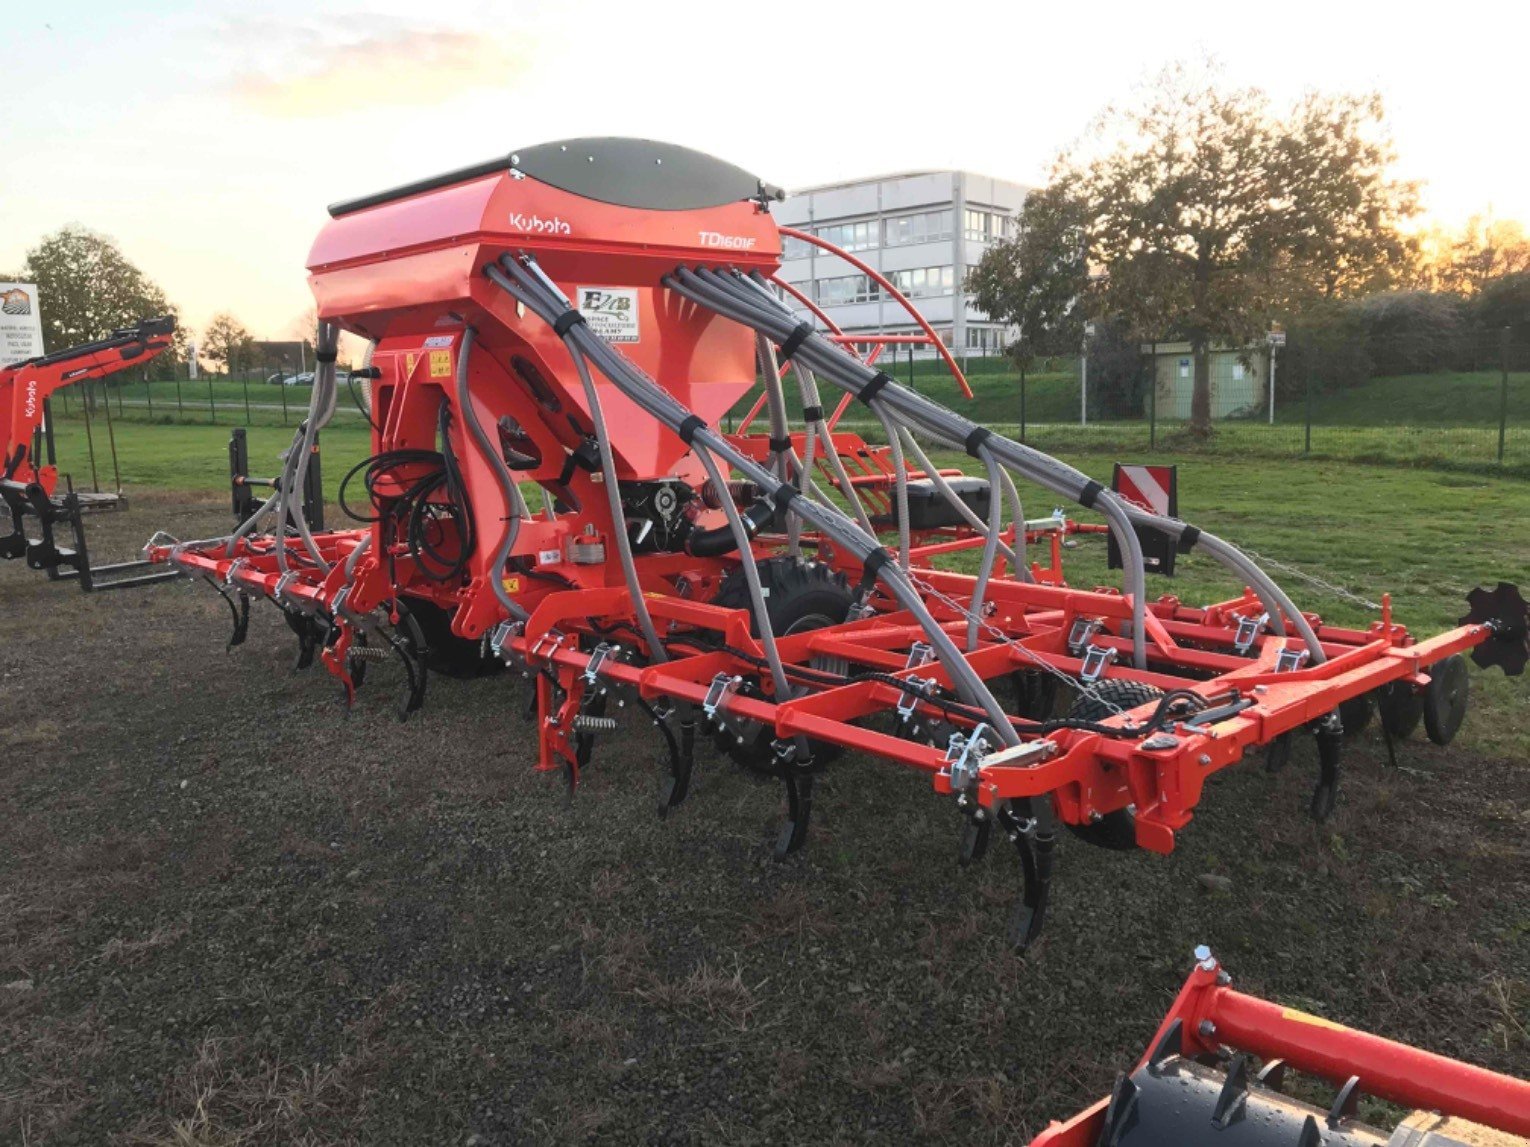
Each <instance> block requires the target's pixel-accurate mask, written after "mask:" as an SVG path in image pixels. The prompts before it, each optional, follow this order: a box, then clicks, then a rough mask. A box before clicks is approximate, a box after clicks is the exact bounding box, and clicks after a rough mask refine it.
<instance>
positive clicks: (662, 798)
mask: <svg viewBox="0 0 1530 1147" xmlns="http://www.w3.org/2000/svg"><path fill="white" fill-rule="evenodd" d="M687 714H688V715H687V716H686V717H685V718H684V719H682V720H681V722H680V739H679V741H678V742H677V741H676V740H675V735H674V733H673V732H671V731H670V728H669V717H668V715H667V714H666V715H663V716H660V715H658V714H657V713H655V714H654V722H653V723H654V724H655V725H657V726H658V727H659V731H660V732H661V733H663V735H664V738H665V740H666V741H667V742H668V744H669V776H667V777H666V778H665V779H664V782H663V783H662V784H661V785H660V786H659V818H660V819H661V820H662V819H663V818H664V817H666V816H668V815H669V810H670V809H672V808H679V807H680V804H681V802H683V801H684V800H685V798H686V796H687V794H689V793H690V791H691V772H692V770H693V769H694V768H695V765H696V718H695V716H694V711H693V710H692V709H691V708H690V707H689V706H687Z"/></svg>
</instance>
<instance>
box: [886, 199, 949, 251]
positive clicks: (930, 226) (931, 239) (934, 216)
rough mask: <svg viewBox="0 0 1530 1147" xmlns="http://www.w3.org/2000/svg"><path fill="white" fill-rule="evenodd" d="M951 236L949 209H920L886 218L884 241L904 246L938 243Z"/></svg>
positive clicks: (890, 244)
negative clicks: (916, 212) (919, 210)
mask: <svg viewBox="0 0 1530 1147" xmlns="http://www.w3.org/2000/svg"><path fill="white" fill-rule="evenodd" d="M949 238H951V211H950V209H949V208H948V209H946V210H945V211H921V212H919V213H918V214H916V215H895V216H893V217H892V218H890V219H888V220H887V238H886V243H887V246H889V247H906V246H908V245H909V244H910V243H938V242H941V241H943V240H946V239H949Z"/></svg>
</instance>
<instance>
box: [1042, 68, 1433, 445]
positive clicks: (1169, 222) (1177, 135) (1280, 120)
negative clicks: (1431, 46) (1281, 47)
mask: <svg viewBox="0 0 1530 1147" xmlns="http://www.w3.org/2000/svg"><path fill="white" fill-rule="evenodd" d="M1381 115H1382V110H1381V105H1380V102H1379V100H1378V99H1377V98H1376V97H1363V98H1361V97H1353V96H1317V95H1314V96H1308V97H1307V98H1306V99H1304V100H1303V101H1302V102H1301V103H1300V104H1299V105H1297V107H1296V108H1295V109H1293V110H1292V111H1291V112H1290V113H1289V114H1287V115H1286V116H1284V117H1281V116H1278V115H1277V114H1275V112H1274V110H1273V109H1272V108H1271V106H1270V104H1269V100H1268V99H1267V97H1266V96H1265V95H1264V94H1263V93H1262V92H1260V91H1258V90H1256V89H1244V90H1224V89H1221V88H1219V87H1217V86H1215V85H1213V84H1212V83H1210V82H1209V81H1206V80H1203V79H1195V78H1192V77H1191V76H1190V74H1189V73H1188V71H1187V70H1186V69H1184V68H1182V67H1178V68H1171V69H1170V70H1168V71H1167V72H1165V73H1164V74H1163V75H1162V76H1160V77H1159V79H1158V81H1157V83H1156V85H1155V86H1154V87H1153V88H1152V89H1151V91H1150V93H1149V98H1148V100H1147V101H1146V103H1145V104H1144V105H1143V106H1142V107H1140V108H1138V109H1136V110H1113V111H1107V112H1106V114H1105V115H1104V116H1103V117H1102V118H1101V120H1100V122H1099V125H1098V127H1097V131H1096V136H1097V139H1098V141H1099V143H1100V144H1101V145H1102V146H1100V147H1098V148H1097V149H1096V150H1095V151H1094V152H1093V153H1092V154H1090V153H1086V152H1083V151H1081V150H1076V151H1075V153H1073V154H1071V155H1064V156H1063V157H1062V159H1061V160H1060V161H1059V165H1058V172H1059V176H1060V178H1061V180H1062V181H1063V182H1064V184H1065V185H1066V186H1068V187H1071V188H1073V189H1075V190H1074V191H1073V192H1072V194H1076V195H1077V196H1078V198H1079V201H1080V208H1081V210H1083V211H1084V212H1085V215H1086V222H1085V234H1086V239H1087V253H1088V259H1089V262H1090V265H1091V266H1092V267H1094V268H1097V269H1098V270H1099V271H1100V272H1101V274H1099V275H1098V276H1097V277H1096V278H1094V279H1093V280H1092V281H1093V282H1094V284H1095V287H1094V290H1093V291H1092V292H1091V294H1092V298H1091V300H1090V303H1089V308H1090V310H1091V313H1093V314H1097V315H1101V316H1105V315H1115V316H1120V318H1121V319H1122V320H1123V321H1124V322H1125V323H1126V325H1127V326H1128V327H1129V328H1131V329H1134V330H1136V331H1138V332H1140V333H1142V334H1144V335H1150V336H1152V337H1162V336H1165V335H1170V334H1172V335H1176V336H1178V337H1181V338H1184V339H1186V340H1187V341H1188V342H1189V343H1190V346H1191V353H1192V356H1193V359H1194V364H1195V371H1194V374H1195V390H1194V395H1193V398H1192V405H1191V427H1192V429H1193V430H1195V431H1197V432H1199V433H1202V434H1209V433H1210V431H1211V355H1210V352H1211V349H1212V347H1213V346H1214V345H1216V344H1218V343H1223V344H1231V345H1234V346H1243V345H1247V344H1249V343H1251V342H1253V341H1255V340H1256V339H1259V338H1261V337H1262V336H1263V334H1264V332H1265V331H1266V330H1268V327H1269V323H1270V321H1271V320H1272V319H1274V318H1275V317H1277V316H1278V315H1282V314H1285V313H1287V312H1289V311H1291V310H1293V309H1294V308H1296V307H1298V306H1300V305H1301V304H1303V303H1304V302H1307V301H1311V300H1313V299H1321V298H1335V297H1340V296H1343V295H1346V294H1352V293H1358V292H1361V291H1364V290H1367V289H1369V288H1371V287H1372V286H1374V284H1375V283H1376V282H1377V281H1378V280H1384V279H1385V278H1386V275H1387V273H1388V268H1389V266H1392V265H1393V264H1394V263H1395V261H1396V260H1397V259H1398V258H1399V257H1400V256H1402V255H1404V254H1406V249H1407V245H1406V243H1405V242H1404V240H1403V239H1402V238H1401V236H1400V233H1399V231H1398V225H1399V223H1400V222H1402V221H1403V220H1404V219H1406V218H1407V217H1409V216H1410V215H1412V214H1413V213H1414V212H1415V211H1416V210H1417V206H1416V196H1415V193H1414V188H1413V186H1412V185H1411V184H1406V183H1401V182H1398V181H1396V180H1393V179H1391V178H1390V177H1389V176H1388V174H1387V172H1388V169H1389V168H1390V166H1391V164H1392V161H1393V152H1392V149H1391V146H1390V143H1389V142H1387V140H1386V139H1385V137H1384V135H1383V134H1382V133H1381V132H1380V130H1379V127H1380V123H1381Z"/></svg>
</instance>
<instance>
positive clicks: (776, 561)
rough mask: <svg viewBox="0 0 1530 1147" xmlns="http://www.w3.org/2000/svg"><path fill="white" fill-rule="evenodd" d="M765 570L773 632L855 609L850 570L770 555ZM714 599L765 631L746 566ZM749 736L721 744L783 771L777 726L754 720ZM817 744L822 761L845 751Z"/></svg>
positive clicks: (825, 621) (769, 770)
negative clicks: (848, 577)
mask: <svg viewBox="0 0 1530 1147" xmlns="http://www.w3.org/2000/svg"><path fill="white" fill-rule="evenodd" d="M759 571H760V588H761V589H763V590H764V591H765V613H766V616H767V617H768V618H769V619H770V628H771V632H772V633H774V634H775V635H776V637H778V638H781V637H791V636H793V635H795V634H798V633H807V632H809V631H810V630H814V629H822V628H824V627H825V626H828V625H839V624H840V623H842V622H843V621H844V620H845V618H846V617H847V616H848V615H849V613H850V605H851V603H852V601H853V600H854V594H853V592H852V591H851V589H850V583H849V582H848V581H846V580H845V575H844V574H841V573H836V572H835V571H834V570H832V569H830V568H829V567H828V566H826V565H823V564H822V563H820V562H815V561H800V560H798V559H796V558H791V557H778V558H769V559H767V560H765V561H762V562H760V563H759ZM712 604H713V605H720V606H722V607H723V608H725V609H746V610H748V611H749V614H750V625H749V628H750V631H751V632H752V633H754V634H756V635H758V634H759V632H760V622H759V617H758V616H757V615H756V614H755V612H754V601H753V599H752V598H751V597H750V594H749V582H748V580H747V579H746V578H745V577H744V571H743V570H742V569H734V570H732V571H731V572H729V574H728V575H727V576H726V577H725V578H723V581H722V585H720V586H718V588H717V596H716V597H714V598H713V599H712ZM743 736H744V740H743V742H742V743H740V742H739V740H738V736H737V734H732V735H730V734H727V733H719V734H718V737H717V747H718V749H719V750H721V751H722V752H725V753H727V754H728V756H730V757H732V758H733V759H734V760H735V761H737V762H738V763H739V764H741V765H743V766H744V767H745V768H746V769H748V770H749V771H750V772H754V773H759V774H761V775H763V776H770V777H774V776H777V775H779V773H780V769H779V767H778V766H777V764H776V759H775V752H774V750H773V748H772V745H773V743H774V741H775V731H774V730H772V729H768V728H766V727H765V726H763V725H752V727H751V728H750V729H748V730H745V732H744V734H743ZM811 744H812V749H813V759H814V760H815V761H816V762H817V763H819V764H824V763H826V762H827V761H829V760H831V759H832V758H834V757H837V756H838V755H839V754H840V753H841V752H843V749H841V748H840V746H838V745H830V744H826V743H824V742H821V741H814V742H812V743H811Z"/></svg>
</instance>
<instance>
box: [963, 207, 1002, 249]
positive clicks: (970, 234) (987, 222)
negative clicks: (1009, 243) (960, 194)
mask: <svg viewBox="0 0 1530 1147" xmlns="http://www.w3.org/2000/svg"><path fill="white" fill-rule="evenodd" d="M1008 225H1009V217H1008V216H1007V215H1004V214H1001V213H1000V212H997V211H983V210H981V209H979V208H976V207H969V208H967V211H966V219H965V224H964V227H963V233H964V234H965V235H966V236H967V238H969V239H975V240H976V241H977V242H979V243H997V242H998V241H999V240H1001V239H1003V238H1004V235H1005V232H1006V231H1007V230H1008Z"/></svg>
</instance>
